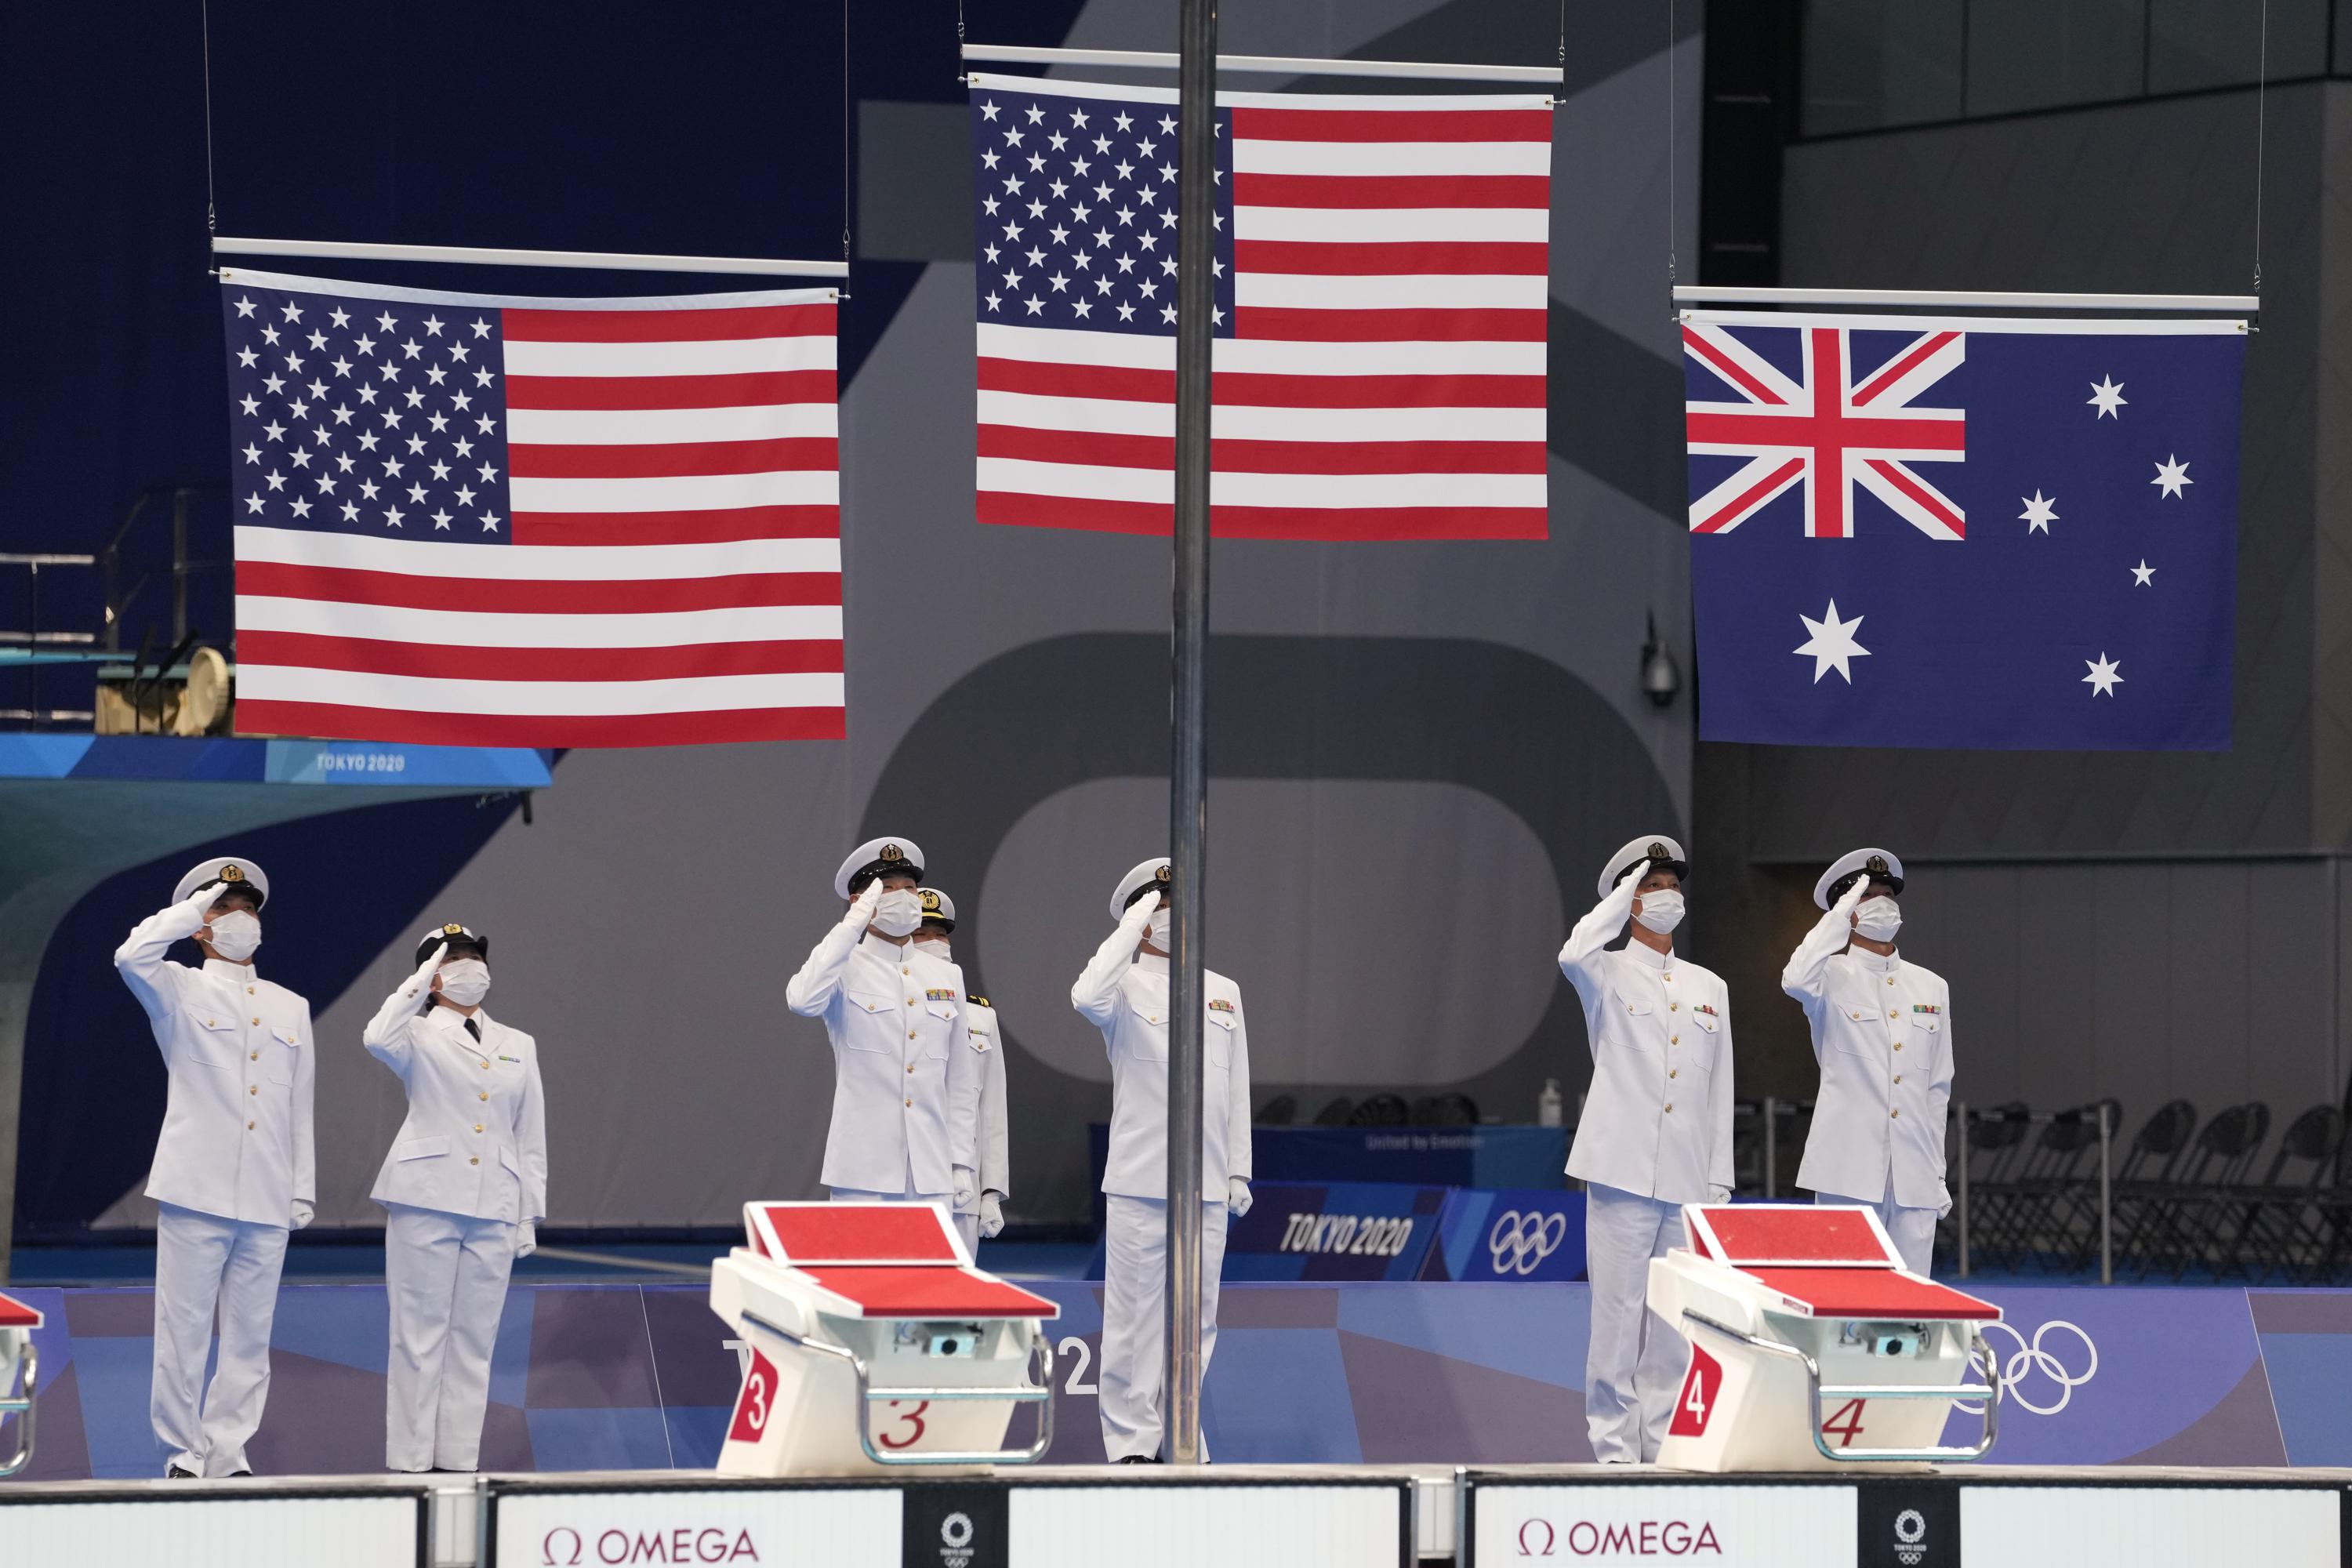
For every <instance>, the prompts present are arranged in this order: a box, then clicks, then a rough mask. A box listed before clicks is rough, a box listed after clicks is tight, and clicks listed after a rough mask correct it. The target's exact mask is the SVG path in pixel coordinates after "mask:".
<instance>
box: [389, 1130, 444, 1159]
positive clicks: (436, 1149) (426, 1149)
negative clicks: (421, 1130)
mask: <svg viewBox="0 0 2352 1568" xmlns="http://www.w3.org/2000/svg"><path fill="white" fill-rule="evenodd" d="M447 1152H449V1140H448V1137H447V1135H446V1134H444V1135H443V1136H441V1137H438V1138H411V1139H410V1140H409V1141H408V1142H405V1143H394V1145H393V1146H392V1158H393V1163H394V1164H403V1165H404V1164H406V1163H408V1162H409V1161H411V1160H433V1159H438V1158H439V1157H440V1156H442V1155H444V1154H446V1153H447Z"/></svg>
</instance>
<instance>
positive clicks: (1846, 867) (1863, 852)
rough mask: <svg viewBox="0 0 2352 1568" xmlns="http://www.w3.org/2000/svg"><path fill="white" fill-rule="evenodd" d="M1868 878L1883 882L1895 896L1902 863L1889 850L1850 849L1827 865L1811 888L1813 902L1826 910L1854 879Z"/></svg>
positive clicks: (1839, 897)
mask: <svg viewBox="0 0 2352 1568" xmlns="http://www.w3.org/2000/svg"><path fill="white" fill-rule="evenodd" d="M1864 874H1867V875H1868V876H1869V878H1870V879H1871V880H1872V881H1874V882H1885V883H1886V884H1887V885H1888V886H1890V887H1892V888H1893V889H1895V891H1896V892H1898V893H1899V892H1901V891H1902V890H1903V860H1902V858H1901V857H1900V856H1898V855H1896V854H1895V851H1893V850H1892V849H1853V850H1848V851H1847V852H1846V853H1845V854H1843V855H1841V856H1839V857H1838V858H1836V859H1835V860H1832V861H1831V862H1830V868H1829V869H1828V870H1826V871H1824V872H1822V879H1821V880H1820V881H1818V882H1815V883H1814V884H1813V902H1814V904H1815V905H1816V906H1818V907H1819V908H1822V909H1824V910H1825V909H1828V908H1829V907H1830V906H1831V905H1832V904H1833V903H1835V902H1837V901H1838V900H1839V899H1841V898H1843V896H1844V895H1845V890H1846V888H1847V887H1848V885H1849V884H1851V883H1852V882H1853V879H1855V878H1857V877H1860V876H1863V875H1864Z"/></svg>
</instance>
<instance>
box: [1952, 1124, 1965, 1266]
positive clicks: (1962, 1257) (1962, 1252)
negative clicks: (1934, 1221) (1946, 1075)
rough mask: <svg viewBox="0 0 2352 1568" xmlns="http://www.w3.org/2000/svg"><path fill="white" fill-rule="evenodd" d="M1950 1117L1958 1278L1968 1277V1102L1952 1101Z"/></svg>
mask: <svg viewBox="0 0 2352 1568" xmlns="http://www.w3.org/2000/svg"><path fill="white" fill-rule="evenodd" d="M1952 1119H1953V1120H1954V1121H1957V1122H1958V1124H1959V1129H1958V1131H1959V1134H1960V1203H1959V1209H1960V1278H1961V1279H1967V1278H1968V1277H1969V1102H1968V1101H1967V1100H1954V1101H1953V1102H1952Z"/></svg>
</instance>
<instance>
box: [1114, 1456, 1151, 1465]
mask: <svg viewBox="0 0 2352 1568" xmlns="http://www.w3.org/2000/svg"><path fill="white" fill-rule="evenodd" d="M1118 1462H1119V1463H1120V1464H1122V1465H1156V1464H1158V1463H1159V1462H1160V1456H1159V1455H1157V1454H1122V1455H1120V1456H1119V1459H1118Z"/></svg>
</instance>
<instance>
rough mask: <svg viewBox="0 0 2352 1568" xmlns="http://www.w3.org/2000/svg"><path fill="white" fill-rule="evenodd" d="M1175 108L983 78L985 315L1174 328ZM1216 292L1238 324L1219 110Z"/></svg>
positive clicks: (976, 197) (1229, 139)
mask: <svg viewBox="0 0 2352 1568" xmlns="http://www.w3.org/2000/svg"><path fill="white" fill-rule="evenodd" d="M1176 132H1177V119H1176V109H1175V106H1174V105H1173V104H1149V103H1131V102H1127V101H1125V100H1117V99H1088V98H1062V97H1058V96H1049V95H1043V94H1041V95H1037V96H1034V97H1033V96H1031V95H1029V94H1026V93H1019V92H1011V93H1008V92H1002V91H998V90H995V89H988V90H985V91H982V90H978V89H975V90H974V91H973V93H972V95H971V147H972V158H973V179H972V226H973V229H974V233H975V237H976V240H977V243H978V247H979V254H978V260H979V264H980V271H979V278H978V279H977V284H978V296H979V302H978V306H977V309H978V311H979V315H980V319H981V320H982V321H997V322H1004V323H1008V324H1011V325H1013V326H1030V327H1076V328H1080V329H1083V330H1085V331H1097V332H1125V333H1130V334H1135V335H1139V336H1145V337H1172V336H1173V335H1174V334H1175V331H1176ZM1215 147H1216V154H1217V169H1216V197H1217V206H1216V226H1217V248H1216V261H1215V264H1214V265H1215V272H1216V305H1215V310H1214V316H1213V323H1214V324H1213V329H1212V330H1213V331H1214V333H1215V335H1216V336H1218V337H1221V338H1229V337H1232V336H1233V335H1234V191H1233V180H1234V176H1233V116H1232V114H1231V113H1230V112H1229V111H1226V110H1218V112H1217V132H1216V141H1215Z"/></svg>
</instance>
